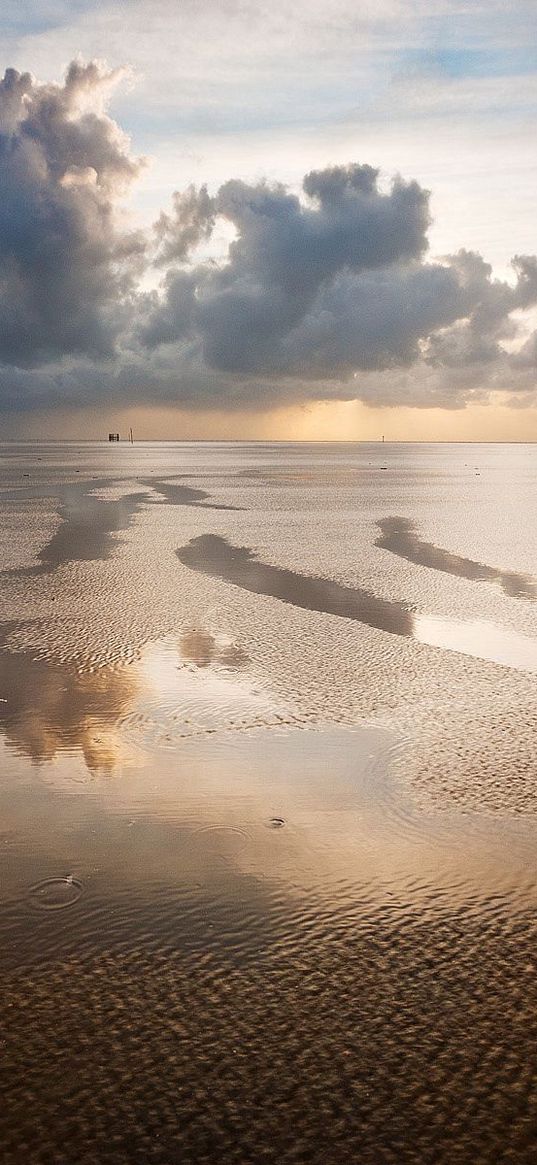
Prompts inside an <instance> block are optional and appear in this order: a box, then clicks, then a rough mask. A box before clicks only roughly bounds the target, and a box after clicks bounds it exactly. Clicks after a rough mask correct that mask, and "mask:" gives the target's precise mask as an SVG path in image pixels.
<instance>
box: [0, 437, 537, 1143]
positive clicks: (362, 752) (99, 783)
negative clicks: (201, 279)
mask: <svg viewBox="0 0 537 1165" xmlns="http://www.w3.org/2000/svg"><path fill="white" fill-rule="evenodd" d="M476 466H477V467H478V468H477V469H476ZM28 475H29V476H28ZM536 494H537V467H536V454H535V451H534V448H533V447H531V446H527V447H526V446H473V447H472V446H390V445H384V446H382V447H380V446H367V445H362V446H355V445H348V446H344V445H339V446H278V445H276V446H274V445H262V444H259V445H211V444H194V445H188V444H185V445H165V444H162V445H144V444H140V445H136V446H134V447H133V448H131V447H128V446H123V445H120V446H119V447H117V446H116V447H112V448H110V447H108V446H107V445H89V444H88V445H80V446H74V445H67V446H60V445H51V446H43V445H41V446H33V447H32V446H29V445H27V446H13V445H6V446H3V447H1V457H0V511H1V513H2V518H3V521H2V524H1V529H0V540H1V543H2V545H1V561H0V568H3V571H4V573H3V575H2V581H3V614H2V620H3V621H2V624H1V626H0V761H1V782H0V865H1V870H2V880H1V898H0V933H1V939H2V941H1V943H0V965H1V969H2V996H3V1012H2V1014H3V1030H2V1033H1V1039H2V1051H3V1069H2V1077H3V1079H2V1084H3V1106H2V1110H1V1114H0V1125H1V1132H2V1143H3V1146H4V1157H3V1159H5V1161H6V1162H14V1163H16V1165H18V1163H19V1162H34V1161H35V1162H45V1161H46V1162H66V1163H68V1165H73V1162H75V1161H76V1162H77V1163H78V1162H88V1163H89V1162H107V1161H110V1162H114V1163H115V1162H118V1163H119V1162H131V1161H132V1162H140V1163H141V1162H150V1161H156V1162H161V1163H162V1165H169V1163H170V1162H174V1163H175V1162H181V1163H184V1162H203V1161H208V1162H213V1161H214V1162H227V1161H230V1162H231V1161H237V1162H250V1161H252V1162H254V1161H258V1160H269V1161H274V1162H283V1161H297V1162H315V1163H317V1162H319V1165H320V1163H321V1162H323V1163H324V1162H328V1163H333V1165H336V1163H339V1162H346V1161H349V1162H358V1161H359V1162H360V1163H362V1162H366V1163H369V1162H371V1163H372V1165H377V1163H378V1162H385V1161H386V1162H394V1163H397V1165H399V1163H403V1165H404V1163H406V1162H416V1163H420V1165H421V1163H422V1162H431V1163H432V1162H445V1163H446V1165H447V1163H449V1165H451V1163H452V1162H457V1163H459V1162H461V1163H466V1162H468V1165H470V1163H471V1165H474V1163H475V1162H487V1163H489V1162H490V1163H491V1165H492V1163H493V1162H494V1163H496V1162H503V1161H505V1162H507V1161H509V1162H523V1163H525V1162H530V1161H534V1160H535V1156H536V1152H537V1084H536V1075H535V1065H536V1049H537V1011H536V1004H537V986H536V984H537V976H536V973H535V972H536V970H537V961H536V957H535V940H536V935H537V926H536V924H537V837H536V833H535V810H536V808H537V796H536V793H537V790H536V782H535V759H534V758H535V732H536V729H537V696H536V694H535V681H534V679H533V675H532V672H533V671H534V670H535V666H534V661H535V658H536V655H535V645H536V644H537V604H535V603H534V602H533V599H534V593H533V589H532V588H533V582H532V580H533V578H534V577H535V575H536V574H537V535H536V534H535V532H534V526H533V523H532V521H531V515H532V513H533V512H534V504H535V500H536ZM393 515H406V516H404V517H402V518H401V517H397V518H394V517H393ZM379 529H380V531H381V535H380V537H379Z"/></svg>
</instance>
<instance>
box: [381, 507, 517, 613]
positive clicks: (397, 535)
mask: <svg viewBox="0 0 537 1165" xmlns="http://www.w3.org/2000/svg"><path fill="white" fill-rule="evenodd" d="M377 525H378V526H379V528H380V531H381V533H380V537H379V538H377V540H376V542H375V546H380V547H382V549H383V550H389V551H390V552H391V553H392V554H397V555H398V557H399V558H405V559H406V560H407V561H408V562H415V563H417V564H418V565H419V566H426V567H429V568H430V569H431V570H440V571H442V572H443V573H444V574H452V575H454V576H455V577H456V578H467V579H472V580H473V581H476V582H494V583H498V584H499V586H501V587H502V590H504V591H505V594H506V595H509V596H510V597H511V598H517V599H519V598H523V599H535V598H537V584H536V582H535V580H534V579H532V578H531V577H530V576H529V575H526V574H518V573H517V572H516V571H512V570H499V569H497V568H496V567H493V566H486V565H485V563H483V562H474V561H473V559H471V558H463V557H462V556H461V555H460V554H451V553H450V551H449V550H442V549H441V547H440V546H435V545H434V543H432V542H423V541H422V539H421V538H419V537H418V534H417V530H416V526H415V524H414V522H411V521H410V519H409V518H381V519H380V521H379V522H378V523H377Z"/></svg>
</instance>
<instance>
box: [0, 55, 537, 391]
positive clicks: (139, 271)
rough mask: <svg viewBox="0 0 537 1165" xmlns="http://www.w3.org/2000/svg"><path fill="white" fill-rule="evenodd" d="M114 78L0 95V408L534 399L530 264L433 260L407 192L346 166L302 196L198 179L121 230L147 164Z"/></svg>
mask: <svg viewBox="0 0 537 1165" xmlns="http://www.w3.org/2000/svg"><path fill="white" fill-rule="evenodd" d="M121 75H122V74H121V71H117V70H116V71H107V70H106V69H105V68H104V67H102V66H100V65H98V64H96V63H90V64H87V65H86V64H82V63H81V62H79V61H76V62H74V63H73V64H71V65H70V67H69V69H68V71H67V74H66V77H65V80H64V83H63V84H62V85H56V84H39V83H37V82H36V81H35V80H34V79H33V78H32V77H31V76H30V75H29V74H28V73H18V72H16V71H15V70H8V71H7V73H6V75H5V77H4V80H3V81H2V82H1V83H0V186H1V190H2V199H1V200H0V408H2V409H3V410H4V411H15V410H32V409H43V408H46V407H58V406H61V405H64V406H68V407H71V406H76V405H77V404H78V405H93V404H99V403H100V402H104V401H109V402H111V403H114V404H117V405H122V404H125V405H126V404H128V403H130V402H140V401H143V402H144V404H150V403H155V404H158V403H167V404H168V403H172V402H174V401H175V402H177V403H178V404H188V405H189V406H195V405H196V404H197V405H199V406H200V407H202V408H207V407H209V406H211V405H216V406H218V407H220V408H222V407H228V408H234V407H240V406H242V405H249V406H256V405H259V406H262V407H263V408H267V407H270V406H271V405H272V404H278V405H281V404H285V403H295V402H297V401H304V400H308V399H353V398H359V399H362V400H365V401H367V402H370V403H375V404H397V403H401V404H405V405H409V404H410V405H414V406H416V407H426V406H427V405H428V404H435V405H440V406H441V407H444V408H452V407H460V406H461V405H464V403H465V402H466V401H467V400H470V399H475V398H476V395H477V396H480V397H486V394H487V393H488V392H490V391H496V390H498V389H501V390H503V391H510V392H512V393H513V394H517V393H518V394H520V393H528V392H531V391H532V390H533V388H534V373H535V352H536V351H537V343H536V341H535V338H534V337H530V338H528V337H527V334H526V335H524V336H523V338H522V340H521V341H520V342H519V341H518V335H519V327H520V319H521V316H522V315H523V313H525V312H527V311H528V310H529V309H531V308H532V307H533V305H534V304H535V303H537V259H536V258H535V256H516V257H515V258H514V260H513V277H512V279H511V280H510V281H506V280H499V279H497V278H495V276H494V273H493V271H492V268H491V266H490V265H489V264H487V262H486V261H485V260H484V259H483V258H482V256H480V255H479V254H477V253H475V252H471V251H466V250H464V249H462V250H460V251H459V252H458V253H457V254H455V255H451V256H447V257H444V258H443V259H436V260H433V259H431V258H429V257H428V231H429V227H430V213H429V195H428V192H427V191H426V190H425V189H424V188H423V187H422V186H421V185H420V184H419V183H417V182H415V181H403V180H402V179H401V178H400V177H397V176H396V177H395V178H394V179H393V180H392V182H391V184H390V185H386V184H385V183H384V181H383V180H382V179H381V177H380V175H379V172H378V170H377V169H375V168H374V167H372V166H370V165H365V164H357V163H353V164H349V165H345V166H342V165H339V166H328V167H325V168H323V169H316V170H312V171H310V172H309V173H308V174H306V175H305V177H304V178H303V180H302V183H301V185H300V187H299V189H298V190H297V189H290V188H289V187H287V186H286V185H284V184H282V183H269V182H266V181H258V182H254V183H248V182H244V181H241V180H238V179H231V180H229V181H226V182H224V183H223V184H222V185H221V186H220V187H219V188H218V189H216V190H215V191H214V192H211V191H210V190H209V189H208V187H207V186H206V185H202V186H200V187H199V188H197V187H195V186H192V185H190V186H188V187H187V188H186V190H184V191H181V190H178V191H176V193H175V194H174V195H173V198H172V204H171V207H170V208H166V209H164V210H162V212H161V213H160V214H159V216H158V218H157V221H156V223H155V225H154V227H153V229H152V230H150V231H146V232H145V233H143V232H141V231H139V230H128V229H127V227H126V225H125V218H124V213H123V209H122V208H123V198H124V196H125V192H126V190H127V189H128V187H129V186H130V184H131V183H132V182H133V181H134V180H135V179H136V178H137V176H138V174H139V173H140V168H141V165H142V163H141V162H140V161H139V160H138V159H136V158H134V157H133V156H132V155H131V152H130V147H129V142H128V140H127V138H126V137H125V135H123V134H122V133H121V131H120V129H119V127H118V125H117V124H116V123H115V122H114V121H113V120H112V119H111V118H110V117H109V116H108V115H107V113H106V101H107V99H108V96H109V93H110V90H111V89H112V88H113V86H114V85H116V84H117V82H118V81H119V80H120V77H121ZM223 237H225V238H227V239H228V240H230V241H229V243H228V245H227V247H226V248H225V249H224V251H222V250H221V245H220V244H219V246H220V251H219V250H218V246H217V240H218V239H220V240H221V239H222V238H223ZM149 273H151V278H152V281H153V283H155V281H157V282H158V286H157V287H156V289H154V290H152V291H147V290H145V289H144V288H146V287H147V281H146V279H145V277H146V276H147V275H149ZM517 344H518V347H517Z"/></svg>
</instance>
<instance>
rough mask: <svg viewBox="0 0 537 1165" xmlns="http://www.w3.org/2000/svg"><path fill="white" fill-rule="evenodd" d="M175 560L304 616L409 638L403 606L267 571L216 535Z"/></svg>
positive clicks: (290, 573) (196, 542)
mask: <svg viewBox="0 0 537 1165" xmlns="http://www.w3.org/2000/svg"><path fill="white" fill-rule="evenodd" d="M177 557H178V558H179V561H180V562H182V563H183V564H184V566H189V567H191V569H192V570H199V571H201V572H202V573H203V574H208V575H212V576H213V577H216V578H221V579H225V580H226V582H231V583H234V584H235V586H239V587H242V588H243V590H246V591H251V592H253V593H254V594H256V595H271V596H272V597H273V598H275V599H281V600H282V601H283V602H284V603H291V604H292V605H293V606H294V607H302V608H305V609H306V610H307V611H322V612H324V613H325V614H327V615H339V616H341V617H342V618H345V619H354V620H357V621H358V622H359V623H367V624H368V626H369V627H378V628H380V629H381V630H382V631H391V632H392V633H393V634H394V635H412V615H411V613H410V611H409V610H408V609H407V607H405V605H404V604H403V603H398V602H388V601H387V600H386V599H380V598H378V596H377V595H373V594H371V593H370V592H369V591H366V590H362V588H361V587H346V586H342V585H341V584H340V583H336V582H332V580H331V579H326V578H313V577H312V576H310V575H305V574H298V573H295V572H294V571H292V570H283V569H282V568H281V567H277V566H269V565H268V564H267V563H265V562H260V561H259V559H257V558H256V557H255V555H254V554H253V552H252V551H251V550H249V549H248V547H246V546H232V545H231V544H230V543H229V542H227V541H226V539H225V538H220V537H219V536H218V535H216V534H202V535H201V536H200V537H198V538H192V539H191V541H190V542H189V543H188V545H187V546H183V547H182V548H181V549H180V550H178V551H177Z"/></svg>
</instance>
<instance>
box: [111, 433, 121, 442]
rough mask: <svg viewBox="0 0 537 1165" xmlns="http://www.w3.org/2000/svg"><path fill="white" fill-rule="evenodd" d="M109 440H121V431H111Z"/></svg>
mask: <svg viewBox="0 0 537 1165" xmlns="http://www.w3.org/2000/svg"><path fill="white" fill-rule="evenodd" d="M108 440H109V441H119V433H109V434H108Z"/></svg>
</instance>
